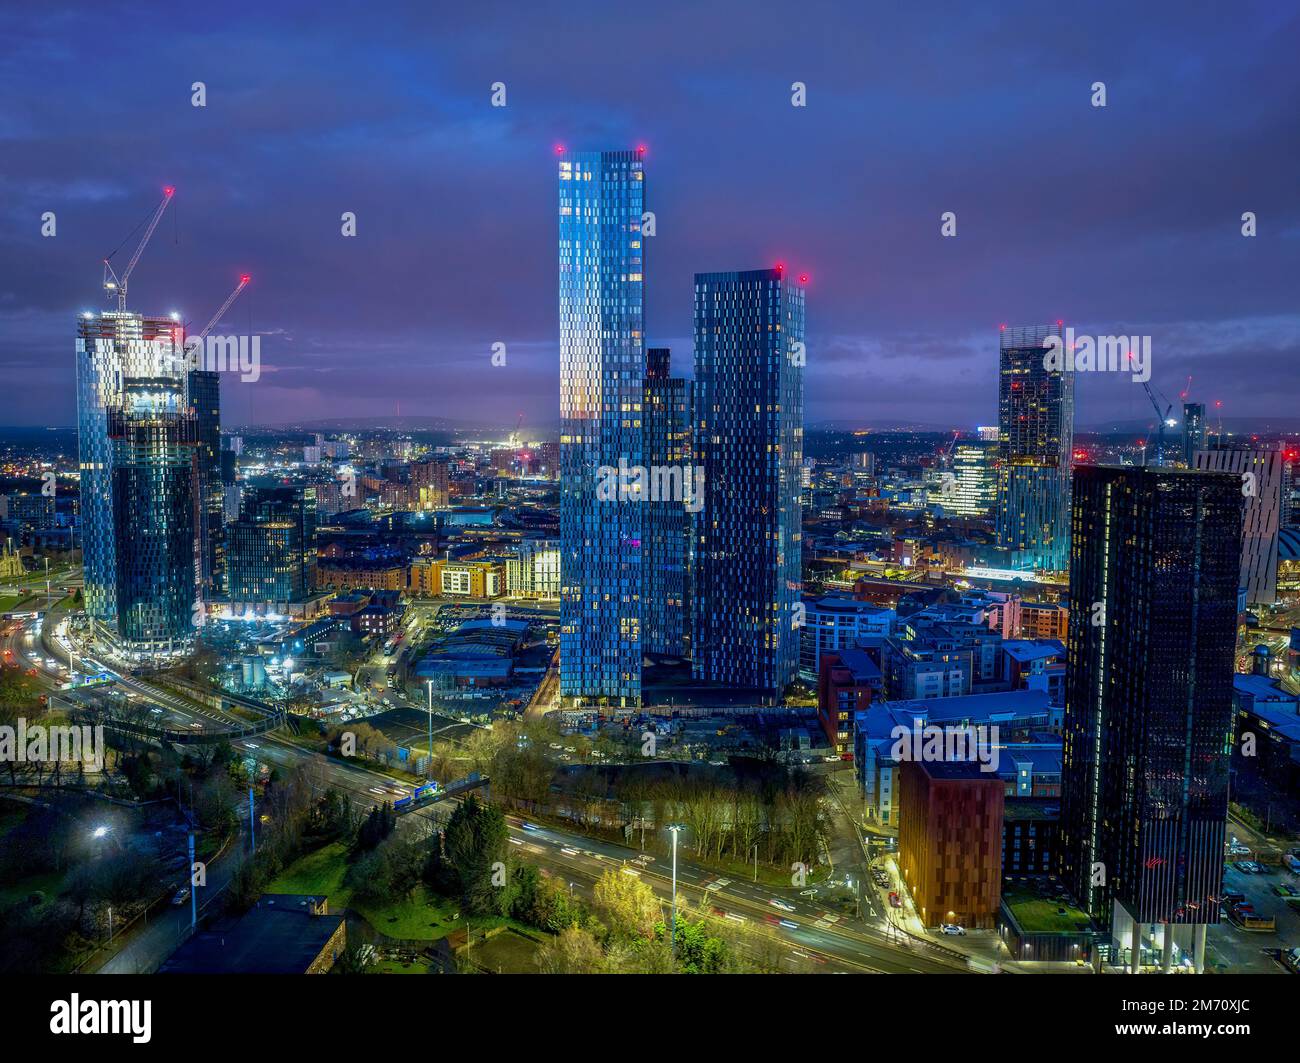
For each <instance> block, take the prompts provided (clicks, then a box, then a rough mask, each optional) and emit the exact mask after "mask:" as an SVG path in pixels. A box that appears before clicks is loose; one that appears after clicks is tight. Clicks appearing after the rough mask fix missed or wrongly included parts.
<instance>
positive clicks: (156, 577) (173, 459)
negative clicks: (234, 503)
mask: <svg viewBox="0 0 1300 1063" xmlns="http://www.w3.org/2000/svg"><path fill="white" fill-rule="evenodd" d="M189 376H190V374H189V371H188V367H187V365H186V361H185V357H184V353H183V350H182V345H181V330H180V328H179V326H177V325H175V324H174V323H173V322H172V321H170V320H169V319H167V318H153V317H145V316H143V315H140V314H135V313H130V312H127V311H110V312H106V313H102V314H99V315H85V316H83V318H82V319H81V321H80V322H79V324H78V330H77V427H78V440H79V447H80V470H81V516H82V523H83V536H82V539H83V550H84V559H85V598H86V612H87V615H88V616H89V617H90V618H91V620H92V622H94V623H95V624H96V625H97V626H98V629H99V631H100V632H101V633H102V634H104V635H107V636H109V637H110V638H113V639H115V640H116V642H117V643H118V645H119V647H120V648H121V649H122V650H123V651H124V652H125V653H127V654H129V655H133V656H139V657H144V656H154V655H159V654H169V653H175V652H183V651H185V650H187V649H188V648H189V647H190V645H191V644H192V642H193V636H194V631H195V622H194V610H195V604H196V601H197V600H198V585H199V571H200V559H199V557H198V552H197V545H198V544H197V537H196V534H195V528H196V513H197V510H198V506H199V496H198V462H199V459H198V418H197V416H196V414H195V411H194V407H193V405H192V403H191V397H190V395H189Z"/></svg>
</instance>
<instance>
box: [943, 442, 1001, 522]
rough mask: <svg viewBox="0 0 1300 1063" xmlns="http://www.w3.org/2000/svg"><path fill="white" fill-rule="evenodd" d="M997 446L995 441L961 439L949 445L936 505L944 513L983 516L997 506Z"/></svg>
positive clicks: (987, 514)
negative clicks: (945, 473) (949, 448)
mask: <svg viewBox="0 0 1300 1063" xmlns="http://www.w3.org/2000/svg"><path fill="white" fill-rule="evenodd" d="M997 457H998V447H997V444H996V443H985V442H982V441H981V442H965V443H958V444H957V445H956V446H955V447H953V452H952V460H951V465H950V467H949V469H948V470H946V471H947V473H948V474H950V475H951V477H952V478H951V479H948V478H947V476H945V477H944V481H943V490H942V492H941V496H940V498H939V504H940V505H942V506H943V508H944V511H945V512H947V513H956V514H958V515H960V516H963V517H987V516H989V515H990V514H991V513H992V512H993V510H994V508H995V507H996V506H997V499H998V478H997Z"/></svg>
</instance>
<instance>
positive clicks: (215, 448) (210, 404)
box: [189, 369, 226, 598]
mask: <svg viewBox="0 0 1300 1063" xmlns="http://www.w3.org/2000/svg"><path fill="white" fill-rule="evenodd" d="M189 387H190V402H191V403H192V404H193V406H194V415H195V420H196V430H197V432H198V459H199V467H198V479H199V482H198V491H199V500H200V501H199V507H198V525H199V530H198V535H199V578H200V581H201V585H202V588H203V595H204V597H205V598H211V597H213V596H214V595H220V594H224V593H225V590H226V546H225V542H226V540H225V494H226V492H225V485H224V484H223V483H222V479H221V375H220V374H219V373H214V372H210V371H208V370H203V369H196V370H194V371H192V372H191V373H190V382H189Z"/></svg>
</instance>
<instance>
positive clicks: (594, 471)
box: [559, 151, 645, 704]
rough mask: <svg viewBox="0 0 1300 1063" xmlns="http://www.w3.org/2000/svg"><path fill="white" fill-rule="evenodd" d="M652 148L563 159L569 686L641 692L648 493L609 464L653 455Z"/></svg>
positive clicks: (591, 697) (564, 662)
mask: <svg viewBox="0 0 1300 1063" xmlns="http://www.w3.org/2000/svg"><path fill="white" fill-rule="evenodd" d="M644 176H645V175H644V172H643V169H642V162H641V152H640V151H605V152H581V153H576V154H573V155H566V156H563V157H562V158H561V159H560V162H559V274H560V279H559V288H560V541H561V550H562V558H561V564H562V579H563V586H562V588H561V597H560V694H561V697H563V698H565V699H567V700H568V701H569V702H570V703H573V702H579V703H585V702H594V701H600V702H607V703H615V704H637V703H639V701H640V697H641V659H642V643H641V580H642V545H641V544H642V538H643V534H642V527H643V521H644V517H645V506H644V504H643V503H642V502H641V501H639V500H635V499H628V498H622V497H615V498H612V499H608V498H607V499H602V498H601V497H600V495H599V493H598V491H599V487H600V485H601V483H602V477H601V475H600V470H601V469H602V468H604V469H617V468H619V466H620V461H622V463H624V464H625V465H626V466H629V467H635V466H639V465H642V464H643V463H642V460H641V459H642V452H641V448H642V425H641V416H642V403H643V401H644V387H643V375H644V369H643V367H644V364H645V335H644V328H645V325H644V315H645V295H644V287H645V281H644V272H643V271H644V249H643V248H642V246H641V244H642V237H641V218H642V213H643V212H644V210H645V183H644Z"/></svg>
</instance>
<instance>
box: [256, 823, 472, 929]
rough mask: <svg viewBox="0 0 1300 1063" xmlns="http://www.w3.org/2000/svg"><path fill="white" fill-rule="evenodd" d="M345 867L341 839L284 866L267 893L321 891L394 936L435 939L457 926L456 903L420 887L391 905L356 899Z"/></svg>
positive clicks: (338, 907) (333, 902)
mask: <svg viewBox="0 0 1300 1063" xmlns="http://www.w3.org/2000/svg"><path fill="white" fill-rule="evenodd" d="M347 870H348V864H347V847H346V846H345V845H344V844H343V843H342V842H333V843H331V844H330V845H327V846H325V847H324V848H323V849H318V850H317V851H316V852H314V853H309V854H308V855H306V856H304V857H302V858H301V859H300V860H297V861H295V862H294V863H293V864H291V865H290V866H289V867H287V868H285V869H284V871H283V872H282V873H281V874H280V875H279V876H278V877H277V878H276V880H275V881H274V882H272V883H271V885H270V886H269V887H268V892H270V893H299V894H325V895H326V896H327V897H329V902H330V909H331V910H332V911H340V910H342V909H343V908H351V909H352V910H353V911H355V912H358V913H360V914H361V915H362V916H363V917H364V918H365V919H366V921H367V922H368V923H369V924H370V925H371V926H373V927H374V928H375V929H376V930H378V931H380V932H381V933H384V934H388V935H389V936H391V937H395V938H409V939H411V940H416V941H437V940H438V939H439V938H442V937H446V936H447V934H448V933H450V932H451V931H452V930H453V929H454V928H455V926H456V925H457V924H456V922H454V921H453V920H452V916H454V915H456V914H457V913H458V912H459V910H460V906H459V904H458V903H457V902H456V901H455V900H454V899H451V898H447V897H440V896H439V895H437V894H436V893H432V892H430V891H429V890H427V889H425V887H423V886H421V887H420V888H419V889H418V890H417V891H416V892H415V893H414V894H412V895H411V896H410V897H407V898H404V899H403V900H400V901H396V902H394V903H391V904H386V905H380V906H375V905H372V904H367V903H365V902H362V901H359V900H357V899H356V898H354V897H353V895H352V889H351V887H349V886H348V885H347V884H346V882H345V881H344V879H345V878H346V876H347ZM460 925H462V926H463V925H464V920H460ZM475 925H478V923H477V921H476V922H475Z"/></svg>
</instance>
